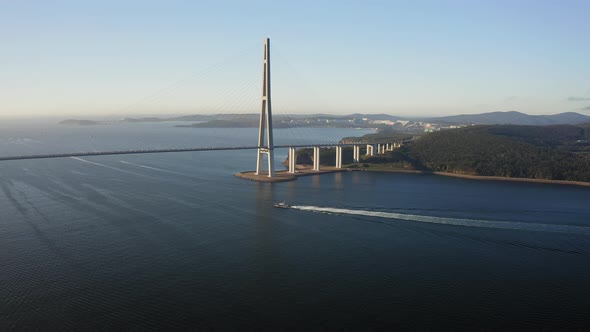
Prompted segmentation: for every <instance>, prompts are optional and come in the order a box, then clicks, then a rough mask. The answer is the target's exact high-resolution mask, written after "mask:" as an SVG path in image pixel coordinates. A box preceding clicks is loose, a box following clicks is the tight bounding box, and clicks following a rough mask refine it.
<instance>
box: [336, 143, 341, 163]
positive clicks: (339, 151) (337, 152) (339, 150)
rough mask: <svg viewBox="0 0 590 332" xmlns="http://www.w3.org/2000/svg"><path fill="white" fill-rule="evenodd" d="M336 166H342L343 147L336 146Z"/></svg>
mask: <svg viewBox="0 0 590 332" xmlns="http://www.w3.org/2000/svg"><path fill="white" fill-rule="evenodd" d="M336 168H342V147H341V146H337V147H336Z"/></svg>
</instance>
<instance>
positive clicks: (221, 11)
mask: <svg viewBox="0 0 590 332" xmlns="http://www.w3.org/2000/svg"><path fill="white" fill-rule="evenodd" d="M589 13H590V1H586V0H571V1H567V0H556V1H542V0H535V1H533V0H530V1H527V0H489V1H467V0H465V1H442V0H440V1H360V0H359V1H254V0H249V1H173V0H166V1H164V0H162V1H147V0H141V1H123V0H116V1H111V0H101V1H74V0H72V1H57V0H56V1H45V0H39V1H2V3H1V4H0V43H1V45H2V51H1V52H0V68H1V69H2V70H1V74H0V115H4V116H13V115H60V114H64V115H66V114H67V115H94V114H113V112H116V111H117V110H118V109H121V108H124V107H126V106H128V105H131V104H134V103H136V102H137V101H139V100H141V99H142V98H144V97H146V96H150V95H151V94H153V93H154V92H155V91H158V90H159V89H161V88H162V87H165V86H167V85H168V84H170V83H172V82H175V81H177V80H179V79H181V78H183V77H185V76H186V75H187V74H189V73H195V72H199V71H200V70H203V69H204V68H207V67H209V66H211V65H214V64H216V63H218V62H219V61H220V60H221V59H225V58H228V57H231V56H233V55H235V54H237V53H239V52H240V51H242V50H244V49H254V51H252V53H253V54H254V53H255V54H256V56H257V57H258V56H259V55H260V53H261V50H260V49H258V48H257V47H258V46H259V45H261V42H262V40H263V38H264V37H265V36H269V37H271V39H272V43H273V50H275V49H276V50H277V52H279V53H278V54H280V57H273V70H275V71H276V72H277V73H280V71H281V69H280V68H278V67H281V66H282V65H283V62H282V61H284V62H285V63H289V66H290V67H288V68H291V69H290V70H292V71H293V72H296V73H297V75H298V76H300V77H301V80H302V81H304V82H305V84H306V85H307V86H308V88H309V90H313V92H315V94H316V97H317V98H319V99H321V102H322V105H328V107H327V109H328V110H329V111H331V112H339V113H349V112H357V111H358V112H367V113H377V112H386V113H390V114H399V115H445V114H456V113H479V112H486V111H497V110H517V111H522V112H526V113H530V114H550V113H559V112H566V111H577V112H580V113H585V114H590V108H589V109H588V110H587V111H585V110H583V109H584V108H588V107H590V42H589V40H590V19H589V16H588V15H589ZM253 65H254V66H257V70H258V66H259V65H260V63H259V61H258V58H257V59H256V61H255V62H253ZM286 81H287V79H286V76H283V77H282V78H281V77H280V76H279V78H278V81H277V82H275V85H278V84H279V82H286ZM256 89H257V90H256V93H258V87H257V88H256ZM276 89H277V91H280V87H277V88H276ZM279 96H280V95H274V97H275V103H279V102H280V101H279V100H277V99H278V98H279ZM318 96H319V97H318ZM290 98H291V99H297V102H298V103H299V104H300V105H302V108H303V109H305V110H306V111H307V112H312V111H325V110H326V109H323V108H322V107H320V106H318V104H315V103H314V102H310V100H308V99H310V98H307V96H306V95H297V94H293V95H292V96H290ZM255 100H256V101H257V100H258V99H257V98H256V99H255ZM179 103H180V101H179ZM190 103H199V100H198V99H192V100H191V101H190ZM203 103H212V101H203ZM196 106H198V105H196ZM314 108H317V109H314Z"/></svg>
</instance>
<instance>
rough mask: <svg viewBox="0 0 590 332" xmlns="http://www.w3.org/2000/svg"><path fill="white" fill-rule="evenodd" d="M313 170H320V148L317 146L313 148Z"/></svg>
mask: <svg viewBox="0 0 590 332" xmlns="http://www.w3.org/2000/svg"><path fill="white" fill-rule="evenodd" d="M313 170H314V171H319V170H320V147H319V146H314V147H313Z"/></svg>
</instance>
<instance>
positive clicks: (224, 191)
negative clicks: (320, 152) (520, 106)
mask: <svg viewBox="0 0 590 332" xmlns="http://www.w3.org/2000/svg"><path fill="white" fill-rule="evenodd" d="M277 154H278V157H279V158H277V159H280V158H283V157H285V156H286V151H278V153H277ZM253 165H254V152H253V151H238V152H232V153H228V152H198V153H182V154H160V155H143V156H139V155H138V156H115V157H94V158H83V159H73V158H65V159H55V160H25V161H13V162H5V163H2V164H0V330H6V329H9V328H14V329H30V330H35V329H41V330H47V329H52V330H56V329H60V330H88V329H93V330H96V329H103V330H104V329H123V330H126V329H133V330H149V329H191V328H192V329H194V328H202V329H203V328H207V329H230V328H234V329H235V328H262V329H267V330H276V329H294V328H303V327H312V328H314V329H325V330H327V329H331V330H333V329H383V328H393V327H400V328H411V329H423V328H437V329H440V328H445V327H446V328H461V329H472V328H482V327H483V328H508V327H512V328H514V327H518V328H533V327H536V328H545V329H566V328H582V327H584V326H586V325H587V324H588V323H590V319H589V313H590V285H589V283H588V280H590V235H589V234H590V232H589V231H588V230H590V204H589V202H590V189H589V188H581V187H573V186H560V185H548V184H532V183H531V184H527V183H507V182H488V181H474V180H466V179H456V178H446V177H439V176H433V175H409V174H393V173H390V174H385V173H368V172H348V173H340V174H328V175H322V176H311V177H306V178H300V179H299V180H298V181H295V182H289V183H277V184H265V183H256V182H250V181H246V180H243V179H239V178H235V177H233V176H232V174H233V173H234V172H236V171H240V170H246V169H251V168H252V166H253ZM283 200H285V201H287V202H288V203H290V204H293V205H297V207H298V209H288V210H283V209H276V208H273V207H272V203H273V202H276V201H283ZM318 207H321V208H318ZM320 210H323V212H320ZM351 211H352V212H351ZM404 219H405V220H404Z"/></svg>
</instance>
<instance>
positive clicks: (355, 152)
mask: <svg viewBox="0 0 590 332" xmlns="http://www.w3.org/2000/svg"><path fill="white" fill-rule="evenodd" d="M352 160H353V161H354V162H355V163H358V162H360V161H361V147H360V146H358V145H353V146H352Z"/></svg>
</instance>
